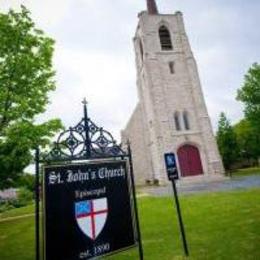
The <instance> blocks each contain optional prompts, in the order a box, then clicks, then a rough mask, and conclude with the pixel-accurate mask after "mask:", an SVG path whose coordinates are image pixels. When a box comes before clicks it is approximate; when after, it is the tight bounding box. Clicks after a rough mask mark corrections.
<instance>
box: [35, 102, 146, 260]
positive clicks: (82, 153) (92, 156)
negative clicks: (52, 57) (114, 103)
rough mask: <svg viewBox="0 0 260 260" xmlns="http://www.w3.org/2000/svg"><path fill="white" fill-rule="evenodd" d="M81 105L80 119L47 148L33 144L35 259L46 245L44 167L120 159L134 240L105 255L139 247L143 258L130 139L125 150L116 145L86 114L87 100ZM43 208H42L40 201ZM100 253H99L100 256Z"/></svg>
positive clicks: (38, 257)
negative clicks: (123, 167) (122, 163)
mask: <svg viewBox="0 0 260 260" xmlns="http://www.w3.org/2000/svg"><path fill="white" fill-rule="evenodd" d="M82 104H83V113H84V116H83V118H82V119H81V121H79V122H78V123H77V124H76V125H75V126H74V127H69V128H68V129H66V130H64V131H63V132H61V133H60V135H59V136H58V138H57V141H56V142H54V143H53V145H52V148H51V149H50V150H49V151H44V152H41V151H40V148H39V147H38V146H36V147H35V179H36V180H35V204H36V206H35V253H36V254H35V259H36V260H40V259H43V258H42V256H43V251H44V247H45V241H44V240H45V237H43V235H44V234H43V227H44V226H43V224H44V223H43V221H45V220H44V219H40V200H43V197H42V195H43V193H45V191H44V192H41V190H42V187H43V182H40V176H42V178H44V176H43V175H44V174H43V167H48V166H50V167H51V166H52V167H56V166H59V165H62V166H66V165H68V164H70V165H74V164H75V165H76V164H78V163H79V164H81V163H87V164H89V163H98V162H100V163H102V162H107V161H113V162H117V161H120V160H121V161H124V162H125V164H126V172H127V173H126V174H127V186H128V196H129V201H130V209H131V221H132V227H133V233H134V234H133V235H134V241H135V243H134V244H133V245H131V246H130V247H126V248H123V250H122V249H119V250H117V251H113V252H108V253H107V254H105V255H114V254H116V253H118V252H122V251H125V250H127V249H130V248H134V247H136V246H138V253H139V259H140V260H143V246H142V237H141V232H140V224H139V214H138V207H137V199H136V190H135V179H134V173H133V162H132V152H131V147H130V142H129V140H128V141H127V143H126V144H125V146H124V148H125V149H123V148H122V147H121V145H117V143H116V141H115V140H114V138H113V136H112V135H111V134H110V133H109V132H108V131H106V130H104V129H103V128H102V127H98V126H97V125H96V124H95V123H94V122H93V121H92V120H91V119H90V118H89V117H88V111H87V101H86V99H84V100H83V102H82ZM44 199H45V198H44ZM42 207H44V205H43V204H42ZM43 212H44V211H43ZM43 217H44V216H43ZM44 236H45V235H44ZM102 256H103V255H99V257H102ZM95 257H97V256H93V257H91V258H85V259H93V258H95ZM46 260H47V259H46Z"/></svg>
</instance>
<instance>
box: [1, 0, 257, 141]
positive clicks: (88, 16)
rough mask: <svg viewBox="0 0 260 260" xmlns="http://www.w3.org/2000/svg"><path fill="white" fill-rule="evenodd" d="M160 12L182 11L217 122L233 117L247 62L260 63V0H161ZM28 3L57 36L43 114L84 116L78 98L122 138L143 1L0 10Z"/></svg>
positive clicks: (90, 0)
mask: <svg viewBox="0 0 260 260" xmlns="http://www.w3.org/2000/svg"><path fill="white" fill-rule="evenodd" d="M157 2H158V6H159V9H160V10H161V12H162V13H174V12H175V11H176V10H181V11H182V12H183V14H184V19H185V25H186V30H187V34H188V36H189V39H190V42H191V46H192V49H193V51H194V54H195V57H196V60H197V63H198V68H199V72H200V78H201V82H202V88H203V91H204V94H205V99H206V103H207V105H208V110H209V114H210V116H211V119H212V122H213V126H214V128H215V129H216V126H217V120H218V115H219V113H220V112H221V111H222V110H224V111H226V112H227V113H228V117H230V118H231V119H232V121H233V122H235V121H237V120H239V119H240V118H241V117H242V115H243V113H242V109H243V108H242V106H241V104H239V103H238V102H237V101H236V100H235V96H236V90H237V89H238V88H239V87H240V86H241V84H242V82H243V75H244V73H245V72H246V71H247V69H248V67H249V66H250V65H251V64H252V63H253V62H255V61H259V58H260V57H259V55H260V35H259V33H257V28H258V13H259V10H260V3H259V1H257V0H251V1H244V0H230V1H224V0H219V1H204V0H175V1H174V2H173V1H172V0H157ZM21 3H22V4H24V5H26V6H27V7H28V8H29V9H30V10H31V11H32V16H33V19H34V20H35V21H36V24H37V26H38V27H40V28H42V29H43V30H44V31H45V32H46V33H47V34H48V35H50V36H51V37H53V38H54V39H55V40H56V50H55V56H54V64H55V69H56V71H57V77H56V80H57V90H56V92H55V93H52V94H51V96H50V97H51V104H50V105H49V107H48V110H47V112H46V114H45V115H44V116H42V117H41V120H43V119H48V118H51V117H60V118H61V119H62V120H63V121H64V123H65V125H66V126H70V125H73V124H74V123H77V121H78V120H79V119H80V117H81V116H82V105H81V103H80V102H81V100H82V98H83V97H84V96H86V98H87V99H88V101H89V111H90V113H91V116H92V117H93V118H95V119H96V121H97V122H98V124H100V125H102V126H104V127H105V128H107V129H108V130H112V132H113V133H114V134H115V136H116V138H117V139H118V138H119V132H120V129H122V128H123V127H124V126H125V124H126V122H127V120H128V119H129V117H130V115H131V113H132V111H133V109H134V107H135V104H136V102H137V97H136V96H137V90H136V83H135V82H136V73H135V61H134V51H133V45H132V37H133V35H134V31H135V28H136V25H137V13H138V12H140V11H141V10H143V9H144V8H145V0H143V1H132V0H125V1H122V0H114V1H107V0H44V1H40V0H23V1H22V0H20V1H19V0H2V1H1V2H0V10H2V11H6V10H7V9H8V8H10V7H12V8H18V7H19V5H20V4H21Z"/></svg>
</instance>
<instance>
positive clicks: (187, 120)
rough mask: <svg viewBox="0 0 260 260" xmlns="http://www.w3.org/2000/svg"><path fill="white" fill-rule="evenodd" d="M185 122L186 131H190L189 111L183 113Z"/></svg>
mask: <svg viewBox="0 0 260 260" xmlns="http://www.w3.org/2000/svg"><path fill="white" fill-rule="evenodd" d="M183 122H184V127H185V129H186V130H190V123H189V117H188V112H187V111H184V112H183Z"/></svg>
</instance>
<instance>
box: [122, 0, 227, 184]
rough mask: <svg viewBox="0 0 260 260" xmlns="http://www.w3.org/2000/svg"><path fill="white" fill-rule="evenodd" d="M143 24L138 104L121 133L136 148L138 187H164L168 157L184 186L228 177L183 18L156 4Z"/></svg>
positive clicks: (150, 0) (138, 39)
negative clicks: (173, 158)
mask: <svg viewBox="0 0 260 260" xmlns="http://www.w3.org/2000/svg"><path fill="white" fill-rule="evenodd" d="M138 18H139V22H138V25H137V29H136V33H135V36H134V39H133V40H134V49H135V56H136V68H137V90H138V99H139V102H138V104H137V105H136V107H135V110H134V112H133V114H132V116H131V117H130V119H129V121H128V123H127V126H126V128H125V129H124V130H123V131H122V143H125V142H126V141H127V140H130V143H131V148H132V153H133V166H134V173H135V176H136V180H137V183H139V184H144V183H160V184H163V183H165V182H166V180H167V176H166V171H165V166H164V153H168V152H174V153H175V154H176V157H177V166H178V170H179V179H180V180H184V179H186V180H189V179H199V180H200V179H205V178H206V179H210V178H212V179H215V178H218V177H221V176H223V173H224V169H223V164H222V161H221V158H220V154H219V151H218V147H217V144H216V140H215V137H214V134H213V130H212V126H211V122H210V118H209V115H208V112H207V108H206V105H205V101H204V97H203V93H202V89H201V84H200V79H199V74H198V70H197V65H196V61H195V58H194V56H193V53H192V50H191V47H190V44H189V39H188V37H187V34H186V32H185V27H184V22H183V16H182V13H181V12H176V13H175V14H160V13H159V12H158V9H157V5H156V2H155V0H147V11H143V12H141V13H139V15H138Z"/></svg>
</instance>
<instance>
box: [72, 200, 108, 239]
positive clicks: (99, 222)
mask: <svg viewBox="0 0 260 260" xmlns="http://www.w3.org/2000/svg"><path fill="white" fill-rule="evenodd" d="M107 214H108V208H107V198H100V199H93V200H85V201H79V202H75V217H76V220H77V223H78V226H79V227H80V229H81V231H82V232H83V233H84V234H85V235H86V236H88V237H89V238H91V239H92V240H95V239H96V238H97V237H98V235H99V234H100V233H101V231H102V230H103V228H104V225H105V223H106V220H107Z"/></svg>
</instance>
